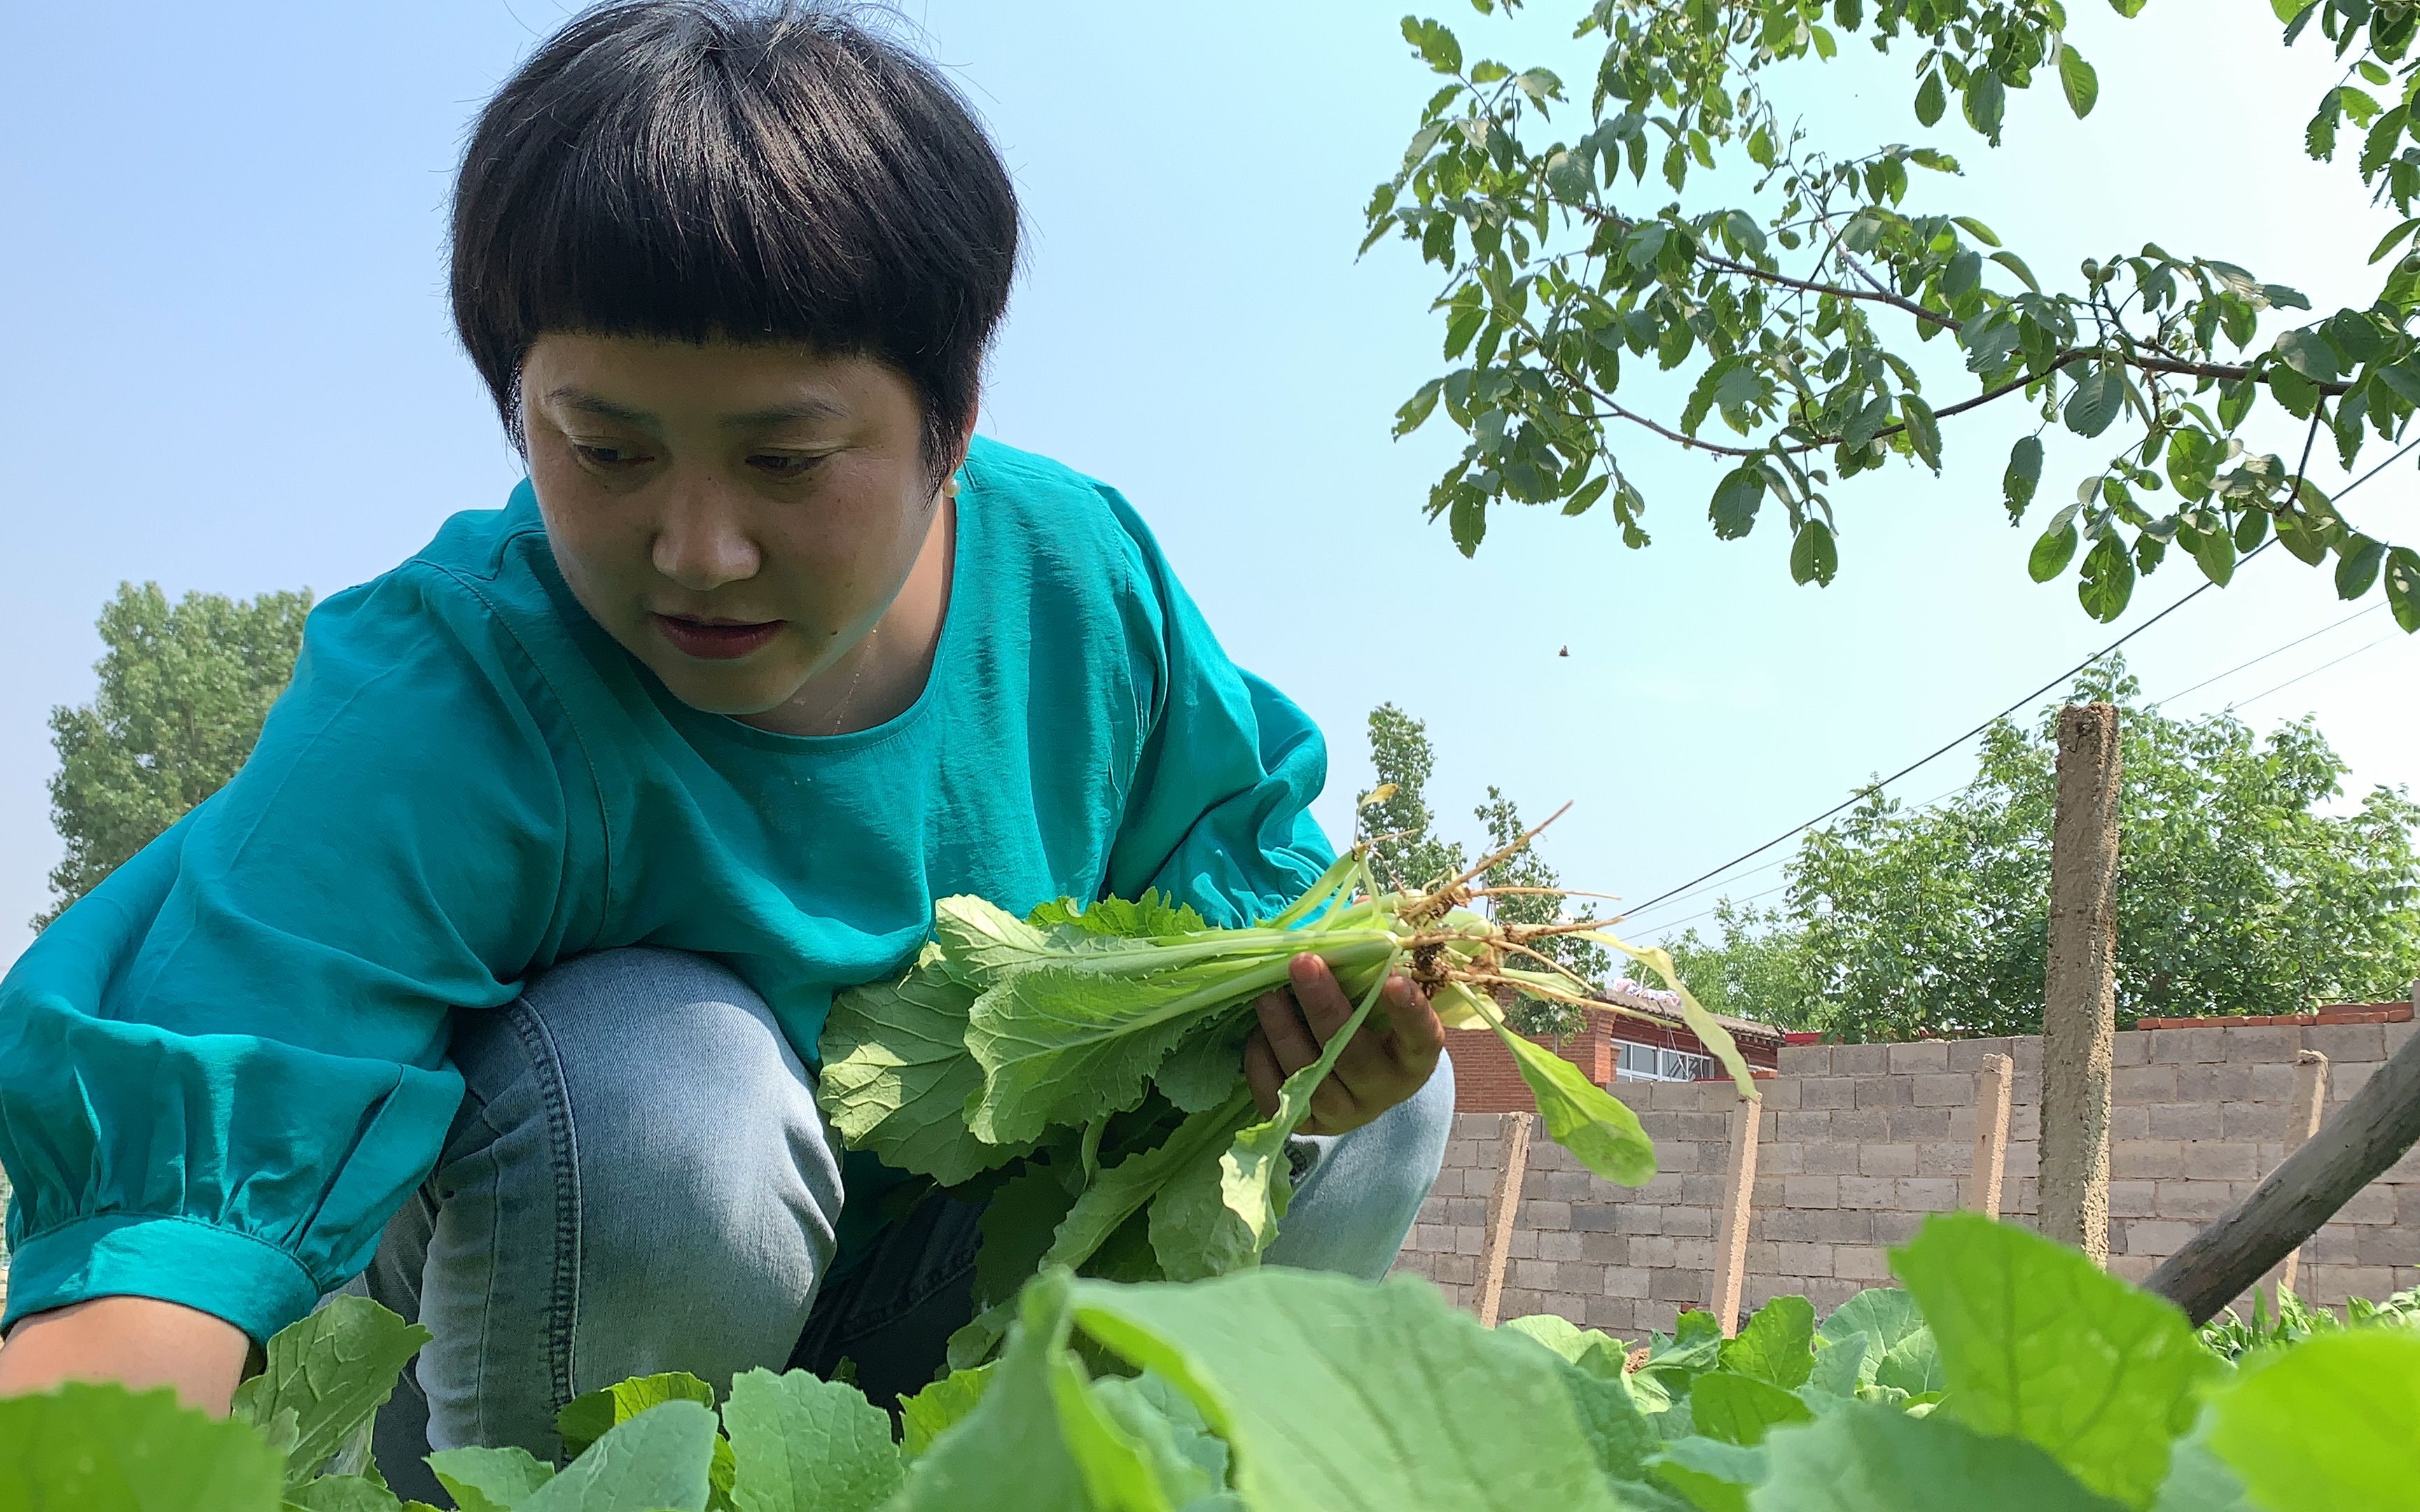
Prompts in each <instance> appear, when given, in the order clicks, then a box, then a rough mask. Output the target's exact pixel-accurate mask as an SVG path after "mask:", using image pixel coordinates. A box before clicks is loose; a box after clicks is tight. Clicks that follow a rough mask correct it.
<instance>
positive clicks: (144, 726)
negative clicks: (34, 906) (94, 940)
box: [34, 583, 311, 928]
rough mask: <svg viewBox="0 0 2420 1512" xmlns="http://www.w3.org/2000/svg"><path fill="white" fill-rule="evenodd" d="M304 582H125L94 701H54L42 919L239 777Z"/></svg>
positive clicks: (270, 695) (289, 651)
mask: <svg viewBox="0 0 2420 1512" xmlns="http://www.w3.org/2000/svg"><path fill="white" fill-rule="evenodd" d="M310 609H311V594H309V592H308V591H304V592H300V593H284V594H261V595H260V596H259V597H257V598H253V599H232V598H228V597H226V596H225V595H224V594H186V595H185V596H184V598H183V599H182V600H181V601H180V602H178V603H177V604H174V605H171V604H170V603H169V602H168V597H167V595H166V594H163V593H162V592H161V591H160V586H159V584H157V583H145V584H144V585H143V586H141V587H140V588H138V587H136V586H134V585H133V584H132V583H124V584H120V585H119V587H118V590H117V596H116V597H115V598H113V599H111V600H110V601H109V604H108V605H107V607H105V608H104V609H102V610H101V620H100V629H101V643H102V644H103V645H104V646H106V647H107V648H108V651H107V653H106V655H104V656H102V657H101V660H100V662H99V663H98V664H97V665H96V668H95V670H96V671H99V672H100V673H101V687H100V690H99V691H98V692H97V693H96V694H95V695H94V696H93V701H92V702H90V703H86V704H83V705H80V706H77V707H73V708H70V707H65V706H62V707H59V708H55V709H53V710H52V711H51V743H52V746H53V747H54V748H55V749H56V750H57V751H58V756H59V770H58V771H57V773H56V774H54V776H53V777H52V779H51V784H50V786H51V822H52V824H53V825H54V826H56V828H57V830H58V832H59V838H60V839H62V840H64V841H66V842H67V856H66V857H65V858H64V859H63V860H61V861H60V862H59V864H58V866H57V867H56V868H55V869H54V871H53V872H51V878H50V880H51V889H52V891H53V892H54V894H55V895H56V900H57V901H56V902H55V903H54V904H53V905H52V907H51V908H50V909H49V910H48V911H47V912H45V913H44V914H42V915H41V917H39V918H37V919H36V920H35V921H34V922H35V926H36V927H37V928H40V927H42V926H45V925H47V924H49V923H50V921H51V920H52V919H54V918H57V917H58V916H59V915H60V914H61V913H63V912H65V911H66V909H67V907H68V905H69V904H70V903H74V902H75V901H76V900H77V899H79V898H81V897H83V896H84V895H85V893H87V892H89V891H91V890H92V888H93V887H95V886H96V885H98V884H99V883H100V881H101V878H103V877H105V876H107V875H109V873H110V872H113V871H116V869H117V867H118V866H119V865H120V864H121V863H123V862H124V861H125V860H126V859H127V858H128V857H129V856H132V855H133V854H134V853H135V852H136V851H139V850H141V849H142V848H143V847H144V846H146V845H147V844H149V843H150V842H151V841H152V840H153V838H154V837H156V836H158V835H159V834H160V833H161V832H162V831H163V830H164V829H166V828H167V827H168V826H169V825H173V824H175V823H176V822H177V821H178V819H179V818H181V817H182V816H183V815H184V813H185V811H186V810H189V809H191V808H193V807H194V805H195V804H197V803H199V802H201V801H202V800H203V799H204V798H207V797H209V795H211V794H213V793H215V792H217V791H218V790H219V789H220V788H221V787H222V786H224V785H225V782H226V780H227V779H228V778H231V777H233V776H234V775H235V772H236V768H238V767H239V766H241V765H242V764H243V762H244V758H245V757H247V756H249V755H251V754H252V748H253V743H254V742H255V741H256V740H257V739H259V737H260V725H261V721H262V720H263V719H265V718H266V717H268V715H269V706H270V704H271V703H273V702H276V699H277V695H278V694H279V693H281V692H283V691H284V690H285V687H286V685H287V681H288V680H289V679H290V678H291V677H292V676H293V673H294V658H295V656H297V655H298V654H300V652H301V650H302V621H303V617H304V616H305V615H307V614H308V613H309V612H310Z"/></svg>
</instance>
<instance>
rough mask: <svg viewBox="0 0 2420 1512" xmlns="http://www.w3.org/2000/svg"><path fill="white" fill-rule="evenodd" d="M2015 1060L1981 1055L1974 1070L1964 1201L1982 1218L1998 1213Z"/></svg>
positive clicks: (2006, 1166) (2006, 1161) (2006, 1156)
mask: <svg viewBox="0 0 2420 1512" xmlns="http://www.w3.org/2000/svg"><path fill="white" fill-rule="evenodd" d="M2016 1077H2017V1063H2016V1062H2015V1061H2014V1060H2012V1059H2010V1058H2009V1057H2007V1056H1985V1057H1983V1069H1982V1070H1981V1071H1978V1072H1976V1073H1975V1171H1974V1180H1973V1184H1972V1185H1971V1186H1969V1187H1968V1189H1967V1194H1966V1205H1967V1206H1968V1207H1969V1208H1971V1209H1973V1210H1974V1211H1977V1212H1979V1213H1981V1214H1982V1215H1983V1216H1984V1217H1986V1218H1997V1217H1998V1216H1999V1215H2000V1188H2001V1184H2002V1180H2003V1178H2005V1177H2006V1176H2007V1174H2008V1169H2009V1092H2010V1090H2011V1086H2010V1084H2011V1083H2013V1082H2014V1081H2015V1080H2016Z"/></svg>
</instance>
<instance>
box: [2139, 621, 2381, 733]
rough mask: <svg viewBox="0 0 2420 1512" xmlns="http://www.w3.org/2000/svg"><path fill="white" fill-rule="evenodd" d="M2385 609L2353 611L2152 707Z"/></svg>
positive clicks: (2155, 703)
mask: <svg viewBox="0 0 2420 1512" xmlns="http://www.w3.org/2000/svg"><path fill="white" fill-rule="evenodd" d="M2385 607H2386V606H2385V605H2383V604H2372V605H2370V606H2369V607H2368V608H2367V609H2355V610H2353V611H2352V612H2351V613H2350V614H2348V615H2346V616H2345V617H2344V618H2343V619H2340V620H2332V621H2330V622H2329V623H2327V624H2325V625H2320V626H2319V628H2318V629H2316V630H2313V631H2312V632H2311V633H2310V634H2308V635H2304V636H2299V637H2297V638H2295V639H2294V640H2288V641H2287V642H2286V643H2285V644H2284V645H2282V646H2279V647H2277V648H2275V649H2274V650H2272V651H2264V652H2262V653H2260V655H2258V656H2255V657H2253V658H2252V659H2251V660H2250V661H2247V662H2242V663H2240V664H2238V665H2236V666H2233V667H2229V668H2228V669H2226V671H2223V672H2220V673H2219V674H2218V675H2217V676H2215V677H2205V678H2203V679H2202V680H2201V681H2200V682H2198V683H2195V685H2194V686H2193V687H2188V688H2186V689H2185V690H2184V692H2182V693H2171V694H2169V695H2168V696H2167V697H2166V698H2164V699H2160V700H2158V701H2157V702H2154V703H2153V704H2152V707H2153V708H2157V707H2159V706H2160V705H2161V704H2164V703H2174V702H2176V701H2177V700H2179V699H2180V698H2185V697H2188V696H2189V695H2191V694H2195V693H2198V692H2200V691H2201V690H2202V689H2203V688H2205V687H2209V686H2210V685H2211V684H2212V683H2223V682H2226V680H2227V679H2228V678H2230V677H2232V676H2234V675H2235V674H2236V673H2237V672H2240V671H2248V670H2250V669H2251V668H2254V667H2257V666H2259V665H2260V664H2261V663H2262V662H2264V661H2267V660H2268V659H2269V658H2270V657H2272V656H2283V655H2285V654H2286V653H2287V652H2288V651H2291V650H2293V649H2294V648H2295V647H2296V646H2299V645H2301V644H2302V643H2303V642H2304V641H2305V640H2318V639H2319V637H2321V636H2323V635H2325V634H2327V633H2328V632H2329V631H2330V630H2334V629H2336V628H2338V627H2340V626H2343V625H2350V624H2351V623H2352V622H2353V621H2355V620H2357V619H2360V618H2361V617H2362V616H2363V615H2365V614H2375V613H2377V612H2378V611H2379V610H2380V609H2384V608H2385ZM2245 702H2251V701H2250V700H2248V699H2247V700H2245Z"/></svg>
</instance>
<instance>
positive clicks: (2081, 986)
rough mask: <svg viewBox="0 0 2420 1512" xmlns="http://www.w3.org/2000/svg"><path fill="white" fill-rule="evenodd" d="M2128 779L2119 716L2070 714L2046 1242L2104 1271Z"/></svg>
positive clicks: (2045, 1097) (2063, 764)
mask: <svg viewBox="0 0 2420 1512" xmlns="http://www.w3.org/2000/svg"><path fill="white" fill-rule="evenodd" d="M2117 964H2118V711H2117V709H2116V708H2114V707H2112V706H2111V705H2109V704H2106V703H2085V704H2072V703H2071V704H2070V705H2068V706H2067V707H2066V708H2063V709H2061V710H2059V711H2058V797H2057V808H2056V810H2055V813H2054V815H2053V818H2052V820H2051V841H2050V969H2049V971H2048V973H2047V980H2045V982H2044V984H2043V986H2044V994H2043V1004H2042V1102H2041V1224H2042V1228H2041V1231H2042V1232H2043V1233H2044V1234H2047V1235H2049V1236H2050V1237H2051V1238H2053V1239H2055V1240H2057V1241H2058V1242H2061V1243H2064V1244H2072V1245H2075V1246H2076V1247H2077V1248H2079V1249H2081V1250H2083V1251H2084V1253H2085V1254H2086V1256H2088V1257H2091V1259H2092V1262H2093V1263H2094V1264H2096V1265H2102V1266H2105V1265H2107V1264H2108V1263H2109V1080H2110V1061H2111V1058H2112V1057H2113V1056H2114V1055H2115V1053H2116V1050H2117V1045H2116V1036H2117V1031H2118V978H2117Z"/></svg>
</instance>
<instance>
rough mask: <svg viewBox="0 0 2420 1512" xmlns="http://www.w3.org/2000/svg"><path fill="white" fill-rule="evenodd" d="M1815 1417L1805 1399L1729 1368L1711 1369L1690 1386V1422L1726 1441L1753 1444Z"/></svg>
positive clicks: (1702, 1430) (1709, 1436)
mask: <svg viewBox="0 0 2420 1512" xmlns="http://www.w3.org/2000/svg"><path fill="white" fill-rule="evenodd" d="M1808 1364H1809V1365H1812V1364H1813V1356H1811V1355H1810V1356H1808ZM1814 1416H1815V1413H1814V1412H1813V1411H1812V1410H1811V1409H1809V1408H1808V1407H1807V1404H1806V1403H1805V1402H1803V1401H1800V1400H1799V1399H1798V1398H1797V1397H1795V1396H1792V1395H1791V1394H1790V1393H1788V1392H1786V1391H1784V1390H1782V1389H1781V1388H1780V1387H1778V1386H1776V1385H1774V1384H1772V1383H1771V1382H1770V1381H1759V1380H1756V1379H1754V1378H1752V1377H1748V1376H1743V1375H1738V1374H1735V1373H1733V1372H1731V1371H1729V1370H1710V1371H1708V1372H1706V1373H1705V1374H1704V1375H1702V1376H1699V1378H1698V1379H1697V1380H1696V1381H1692V1382H1691V1383H1690V1385H1689V1421H1690V1422H1691V1423H1692V1424H1694V1425H1695V1426H1696V1427H1697V1430H1698V1431H1699V1432H1700V1433H1702V1434H1705V1435H1706V1436H1707V1437H1708V1438H1712V1439H1718V1440H1720V1441H1721V1442H1723V1443H1736V1444H1741V1445H1745V1446H1748V1447H1753V1446H1754V1445H1757V1444H1760V1443H1763V1442H1764V1436H1765V1434H1767V1433H1768V1432H1770V1431H1772V1430H1773V1429H1775V1428H1776V1427H1786V1426H1788V1425H1789V1424H1792V1423H1805V1422H1808V1421H1810V1420H1811V1419H1812V1418H1813V1417H1814Z"/></svg>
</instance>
